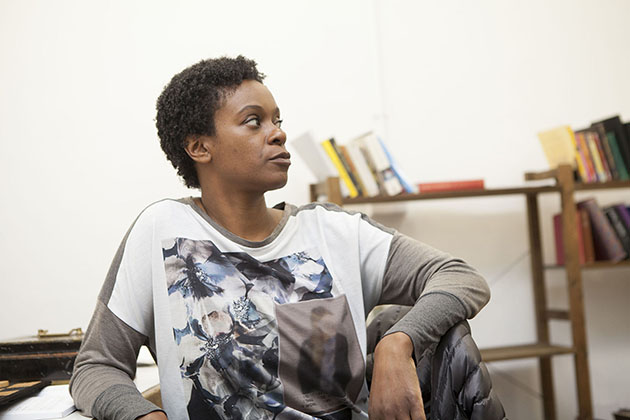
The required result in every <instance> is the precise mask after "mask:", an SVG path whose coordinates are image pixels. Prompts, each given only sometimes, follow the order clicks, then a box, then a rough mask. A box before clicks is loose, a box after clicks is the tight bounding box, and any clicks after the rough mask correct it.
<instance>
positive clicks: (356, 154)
mask: <svg viewBox="0 0 630 420" xmlns="http://www.w3.org/2000/svg"><path fill="white" fill-rule="evenodd" d="M346 150H347V151H348V154H349V155H350V159H352V163H353V164H354V167H355V169H356V170H357V172H358V174H357V175H358V176H359V178H361V183H362V184H363V186H364V187H365V193H366V194H367V196H368V197H375V196H377V195H378V194H379V189H378V184H377V183H376V180H375V179H374V175H372V171H371V170H370V167H369V166H368V163H367V161H366V160H365V156H363V152H361V146H360V144H359V143H358V142H356V141H351V142H349V143H348V144H347V145H346Z"/></svg>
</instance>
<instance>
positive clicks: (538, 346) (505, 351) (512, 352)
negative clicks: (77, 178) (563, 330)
mask: <svg viewBox="0 0 630 420" xmlns="http://www.w3.org/2000/svg"><path fill="white" fill-rule="evenodd" d="M480 352H481V358H482V359H483V360H484V361H485V362H498V361H500V360H514V359H527V358H532V357H543V356H544V357H547V356H555V355H559V354H573V353H575V349H574V348H573V347H566V346H554V345H551V344H545V343H534V344H524V345H519V346H506V347H493V348H487V349H482V350H480Z"/></svg>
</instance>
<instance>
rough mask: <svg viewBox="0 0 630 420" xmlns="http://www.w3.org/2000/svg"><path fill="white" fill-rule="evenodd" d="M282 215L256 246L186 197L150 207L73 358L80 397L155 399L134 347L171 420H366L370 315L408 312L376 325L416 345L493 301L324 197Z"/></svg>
mask: <svg viewBox="0 0 630 420" xmlns="http://www.w3.org/2000/svg"><path fill="white" fill-rule="evenodd" d="M278 208H281V209H283V210H284V215H283V217H282V220H281V222H280V223H279V224H278V226H277V228H276V229H275V230H274V231H273V233H272V234H271V235H270V236H269V237H268V238H266V239H265V240H263V241H261V242H251V241H247V240H244V239H242V238H239V237H237V236H236V235H234V234H232V233H231V232H229V231H227V230H226V229H224V228H222V227H221V226H220V225H218V224H217V223H216V222H214V221H213V220H212V219H210V218H209V217H208V216H207V215H206V214H205V212H203V211H202V210H201V209H200V208H199V207H197V205H196V204H195V203H194V201H193V200H192V198H185V199H181V200H163V201H159V202H157V203H154V204H152V205H150V206H149V207H147V208H146V209H145V210H144V211H143V212H142V213H141V214H140V216H139V217H138V218H137V219H136V221H135V222H134V224H133V225H132V226H131V228H130V230H129V231H128V232H127V235H126V236H125V238H124V239H123V241H122V244H121V245H120V248H119V249H118V252H117V254H116V256H115V258H114V261H113V262H112V265H111V268H110V270H109V273H108V274H107V278H106V280H105V283H104V285H103V288H102V290H101V293H100V295H99V298H98V301H97V305H96V309H95V312H94V315H93V317H92V320H91V322H90V325H89V327H88V330H87V332H86V336H85V338H84V342H83V345H82V347H81V350H80V352H79V355H78V357H77V359H76V362H75V367H74V374H73V376H72V380H71V383H70V389H71V393H72V395H73V397H74V400H75V403H76V406H77V407H78V408H79V409H80V410H81V411H82V412H83V413H84V414H86V415H91V416H94V417H96V418H98V419H101V420H106V419H116V420H118V419H128V420H132V419H135V418H137V417H139V416H141V415H144V414H147V413H149V412H151V411H154V410H157V409H158V408H157V407H156V406H154V405H153V404H151V403H149V402H148V401H146V400H144V399H143V398H142V396H141V395H140V393H139V392H138V390H137V389H136V388H135V386H134V384H133V382H132V378H133V377H134V375H135V369H136V358H137V355H138V351H139V349H140V347H141V346H142V345H143V344H145V345H147V346H148V347H149V349H150V350H151V352H152V353H153V354H154V355H155V357H156V360H157V364H158V367H159V375H160V385H161V393H162V402H163V406H164V411H165V412H166V413H167V415H168V417H169V419H171V420H175V419H189V418H190V419H205V418H210V419H254V418H255V419H272V418H278V419H283V418H286V419H302V418H304V419H312V418H322V419H350V418H354V419H357V418H367V398H368V391H367V387H366V383H365V359H366V326H365V317H366V314H367V313H369V312H370V310H372V308H374V306H376V305H379V304H386V303H397V304H402V305H413V309H412V310H411V311H410V312H409V313H408V314H407V315H406V316H405V317H404V318H403V319H402V320H401V321H399V322H398V323H397V324H396V325H395V326H394V327H393V328H392V329H391V330H390V331H389V332H388V333H392V332H396V331H402V332H404V333H406V334H407V335H408V336H409V337H410V338H411V340H412V341H413V343H414V352H415V354H416V355H418V356H420V355H421V354H422V352H423V351H424V350H425V349H426V348H427V347H428V346H430V345H431V344H432V343H435V342H437V341H439V338H440V337H441V336H442V335H443V334H444V333H445V332H446V331H447V330H448V329H449V328H450V327H451V326H453V325H454V324H455V323H457V322H459V321H460V320H463V319H466V318H471V317H473V316H475V315H476V314H477V312H478V311H479V310H480V309H481V308H482V307H483V306H484V305H485V304H486V303H487V301H488V300H489V295H490V293H489V289H488V286H487V284H486V282H485V281H484V279H483V278H482V277H481V276H480V275H479V274H478V273H477V272H476V271H475V270H474V269H473V268H471V267H470V266H469V265H468V264H466V263H465V262H463V261H462V260H459V259H455V258H453V257H451V256H450V255H448V254H446V253H444V252H441V251H438V250H436V249H434V248H431V247H429V246H428V245H426V244H423V243H421V242H418V241H415V240H413V239H411V238H409V237H406V236H404V235H401V234H400V233H397V232H396V231H394V230H392V229H388V228H385V227H383V226H381V225H379V224H378V223H376V222H374V221H372V220H370V219H369V218H368V217H366V216H365V215H363V214H361V213H354V212H348V211H345V210H342V209H341V208H339V207H337V206H334V205H330V204H310V205H307V206H303V207H299V208H296V207H294V206H291V205H284V204H281V205H279V206H278Z"/></svg>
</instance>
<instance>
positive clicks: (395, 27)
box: [0, 0, 630, 420]
mask: <svg viewBox="0 0 630 420" xmlns="http://www.w3.org/2000/svg"><path fill="white" fill-rule="evenodd" d="M628 16H630V2H627V1H624V0H600V1H597V2H595V1H587V0H579V1H578V0H574V1H569V0H565V1H560V0H554V1H542V0H537V1H529V2H517V1H498V0H497V1H490V0H486V1H480V2H466V1H463V0H462V1H446V2H440V3H428V2H413V1H387V2H385V1H380V0H373V1H371V2H367V1H361V0H354V1H345V2H338V1H331V0H328V1H318V2H307V1H281V2H272V1H269V2H264V3H261V2H254V1H244V2H243V1H241V2H233V3H228V2H207V1H199V2H195V1H185V2H178V5H177V7H175V6H173V3H171V2H165V1H160V2H156V1H148V0H147V1H134V2H127V1H112V2H84V1H56V2H49V1H43V0H41V1H33V0H31V1H22V0H20V1H18V0H14V1H10V0H2V1H0V54H1V56H2V65H1V66H0V92H2V94H1V95H0V179H1V180H2V181H0V182H1V184H0V185H2V193H3V203H2V206H0V220H2V229H0V232H1V233H0V253H1V255H2V256H3V259H2V264H1V265H0V270H1V271H0V275H1V276H2V279H3V280H2V281H3V287H2V294H0V307H1V308H2V321H0V322H1V324H0V325H1V328H0V338H7V337H15V336H21V335H27V334H32V333H34V332H35V331H36V330H37V329H38V328H48V329H50V330H54V331H64V330H69V329H71V328H73V327H76V326H81V327H86V326H87V323H88V321H89V318H90V315H91V311H92V308H93V305H94V302H95V298H96V295H97V293H98V291H99V288H100V284H101V282H102V279H103V277H104V275H105V273H106V270H107V268H108V265H109V262H110V260H111V257H112V256H113V253H114V251H115V250H116V248H117V246H118V243H119V241H120V240H121V238H122V236H123V234H124V232H125V231H126V229H127V227H128V226H129V224H130V223H131V222H132V220H133V219H134V217H135V216H136V214H137V213H138V212H139V211H140V210H141V209H142V208H143V207H144V206H145V205H147V204H148V203H150V202H152V201H155V200H158V199H160V198H162V197H166V196H168V197H180V196H184V195H191V194H195V192H194V191H189V190H186V189H185V188H184V187H183V186H182V184H181V183H180V181H179V180H178V179H177V178H176V175H175V172H174V170H173V169H172V168H171V167H170V164H169V163H168V162H167V161H166V159H165V158H164V156H163V153H162V152H161V150H160V149H159V144H158V140H157V136H156V133H155V128H154V121H153V119H154V115H155V111H154V108H155V105H154V104H155V99H156V98H157V96H158V94H159V93H160V91H161V89H162V87H163V86H164V85H165V84H166V83H167V82H168V80H169V79H170V77H171V76H172V75H173V74H174V73H176V72H177V71H179V70H181V69H182V68H184V67H186V66H188V65H190V64H192V63H194V62H196V61H198V60H200V59H202V58H205V57H214V56H218V55H222V54H228V55H236V54H244V55H246V56H249V57H252V58H255V59H256V60H257V61H258V62H259V68H260V69H261V70H262V71H263V72H265V73H266V74H268V78H267V80H266V83H267V85H268V86H269V87H270V89H271V90H272V92H274V95H275V96H276V100H277V102H278V103H279V105H280V107H281V109H282V114H283V118H284V120H285V128H286V130H287V132H288V133H289V138H291V137H292V136H296V135H298V134H300V133H301V132H303V131H305V130H308V129H310V130H312V131H313V133H314V134H315V135H316V136H317V137H318V138H324V137H325V136H329V135H335V136H336V138H337V139H338V140H340V141H341V142H343V141H345V140H347V139H348V138H350V137H352V136H353V135H357V134H360V133H362V132H364V131H365V130H367V129H370V128H374V129H376V130H377V131H378V132H379V133H380V134H382V135H384V136H385V137H386V141H387V143H388V144H389V145H390V147H391V149H392V151H393V152H394V154H395V155H396V156H397V158H398V160H399V161H400V163H401V165H402V166H403V167H404V168H405V170H406V172H407V173H408V175H409V177H410V178H411V179H413V180H417V181H430V180H443V179H457V178H468V177H482V178H484V179H485V180H486V183H487V185H488V186H490V187H493V186H503V185H514V184H520V183H522V174H523V172H524V171H529V170H539V169H545V168H546V162H545V160H544V156H543V154H542V152H541V150H540V147H539V144H538V142H537V140H536V136H535V133H536V132H537V131H538V130H542V129H545V128H549V127H551V126H554V125H560V124H570V125H572V126H574V127H581V126H584V125H587V124H589V123H590V122H591V121H592V120H595V119H598V118H603V117H606V116H608V115H610V114H616V113H619V114H621V115H622V117H624V118H626V119H630V100H629V98H630V78H629V77H628V74H630V55H629V54H628V48H629V42H630V26H628V25H627V18H628ZM289 147H290V145H289ZM311 181H313V178H312V176H311V175H310V174H309V173H308V171H307V170H306V169H305V168H304V167H303V165H302V162H300V160H299V157H297V156H296V157H295V159H294V165H293V166H292V168H291V179H290V182H289V184H288V185H287V187H285V188H284V189H283V190H281V191H276V192H272V193H270V194H269V198H268V200H269V202H270V203H272V202H273V203H275V202H277V201H282V200H286V201H289V202H293V203H295V204H302V203H305V202H306V201H307V199H308V197H307V184H308V183H309V182H311ZM598 199H599V200H600V202H601V203H602V204H605V203H610V202H613V201H619V200H625V201H626V202H628V201H630V194H628V193H627V192H626V191H618V192H616V193H601V194H598ZM542 207H543V209H544V211H543V214H542V218H543V222H544V223H545V225H544V227H545V232H546V237H545V255H546V257H547V258H548V259H549V260H550V259H551V258H552V256H553V247H552V237H551V234H550V232H551V228H550V225H549V219H550V217H551V213H552V212H554V211H557V209H558V200H557V198H556V197H553V196H550V197H545V199H544V200H543V202H542ZM362 210H365V211H369V212H371V213H372V214H373V215H374V217H375V218H377V219H379V220H382V221H384V222H386V223H388V224H389V225H392V226H394V227H396V228H399V229H400V230H401V231H403V232H405V233H408V234H410V235H412V236H414V237H417V238H419V239H421V240H423V241H424V242H427V243H430V244H432V245H434V246H436V247H438V248H442V249H445V250H448V251H450V252H451V253H453V254H455V255H458V256H461V257H463V258H465V259H466V260H468V261H469V262H470V263H472V264H473V265H475V266H477V267H478V268H479V269H480V270H481V271H482V272H483V273H484V274H485V275H486V277H487V278H488V280H489V282H490V283H491V286H492V289H493V298H492V301H491V303H490V304H489V305H488V307H487V308H486V309H485V310H484V311H483V312H482V313H481V314H480V315H479V316H478V317H477V318H476V319H475V320H473V322H472V325H473V328H474V334H475V337H476V339H477V341H478V343H479V344H480V346H490V345H501V344H512V343H514V344H516V343H523V342H529V341H533V340H534V337H535V332H534V324H533V311H532V309H533V308H532V304H531V299H530V297H531V286H530V283H529V282H528V281H527V277H528V275H529V259H528V254H527V251H528V245H527V234H526V229H525V220H526V219H525V214H524V203H523V201H522V199H520V198H505V197H503V198H487V199H474V200H449V201H441V202H431V203H414V204H408V205H405V206H397V207H395V208H392V207H376V206H374V207H373V208H369V207H365V208H362ZM584 277H585V278H584V287H585V304H586V312H587V333H588V338H589V351H590V362H591V377H592V388H593V398H594V407H595V415H596V417H599V418H610V417H611V414H610V413H611V412H612V411H614V410H616V409H617V408H619V407H621V406H624V405H625V406H628V405H630V360H629V359H630V356H629V355H628V351H627V349H628V348H629V346H630V326H629V324H628V322H627V319H628V318H629V317H630V309H629V308H630V305H628V303H630V282H628V271H627V270H602V271H598V272H588V273H587V274H585V276H584ZM563 282H564V280H563V277H562V273H561V272H560V273H549V284H548V290H549V292H550V294H551V300H552V304H553V305H554V307H563V306H564V307H566V296H565V295H564V293H563V285H564V283H563ZM553 334H554V338H555V339H556V340H557V341H559V342H562V341H567V340H569V337H570V335H569V332H568V329H567V328H566V326H565V325H563V324H562V323H558V325H556V324H555V323H554V325H553ZM554 360H555V362H554V369H555V371H556V384H557V387H556V388H557V394H558V411H559V418H560V419H570V418H573V417H574V416H575V412H576V402H575V390H574V386H573V368H572V359H571V358H570V357H559V358H556V359H554ZM489 368H490V371H491V372H492V374H493V381H494V384H495V388H496V389H497V391H498V393H499V395H500V397H501V398H502V400H503V402H504V405H505V407H506V409H507V411H508V414H509V416H510V418H511V419H517V420H518V419H539V418H541V399H540V396H539V395H537V393H538V392H539V390H538V382H537V381H538V376H537V375H538V373H537V369H536V364H535V362H534V361H521V362H502V363H495V364H491V365H490V367H489Z"/></svg>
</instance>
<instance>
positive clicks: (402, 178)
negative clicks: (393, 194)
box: [378, 137, 417, 194]
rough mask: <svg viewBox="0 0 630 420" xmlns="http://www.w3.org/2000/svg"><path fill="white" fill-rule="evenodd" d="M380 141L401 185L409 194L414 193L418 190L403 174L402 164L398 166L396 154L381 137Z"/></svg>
mask: <svg viewBox="0 0 630 420" xmlns="http://www.w3.org/2000/svg"><path fill="white" fill-rule="evenodd" d="M378 142H379V143H380V145H381V148H382V149H383V151H384V152H385V155H386V156H387V159H388V160H389V164H390V166H391V168H392V170H393V171H394V175H396V177H397V178H398V180H399V181H400V185H402V187H403V189H404V190H405V192H406V193H409V194H413V193H415V192H417V191H416V188H414V186H413V185H412V184H411V182H409V180H408V179H407V177H406V176H405V175H403V173H402V170H401V169H400V166H398V164H397V163H396V160H395V159H394V156H393V155H392V154H391V153H390V152H389V149H388V148H387V146H385V143H384V142H383V140H382V139H381V138H380V137H379V138H378Z"/></svg>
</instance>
